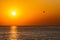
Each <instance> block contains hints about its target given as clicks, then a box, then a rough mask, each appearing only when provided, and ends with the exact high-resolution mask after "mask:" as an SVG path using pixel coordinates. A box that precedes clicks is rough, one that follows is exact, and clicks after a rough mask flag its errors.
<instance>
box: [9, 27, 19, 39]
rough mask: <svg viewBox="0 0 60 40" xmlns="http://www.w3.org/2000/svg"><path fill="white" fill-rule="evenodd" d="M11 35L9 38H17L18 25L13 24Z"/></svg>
mask: <svg viewBox="0 0 60 40" xmlns="http://www.w3.org/2000/svg"><path fill="white" fill-rule="evenodd" d="M10 29H11V30H10V36H9V39H10V40H17V36H18V35H17V27H16V26H11V28H10Z"/></svg>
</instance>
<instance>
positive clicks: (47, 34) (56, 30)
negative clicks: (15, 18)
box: [0, 26, 60, 40]
mask: <svg viewBox="0 0 60 40" xmlns="http://www.w3.org/2000/svg"><path fill="white" fill-rule="evenodd" d="M0 40H60V26H44V27H42V26H0Z"/></svg>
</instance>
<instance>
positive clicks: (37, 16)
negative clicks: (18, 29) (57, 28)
mask: <svg viewBox="0 0 60 40" xmlns="http://www.w3.org/2000/svg"><path fill="white" fill-rule="evenodd" d="M13 11H15V12H16V16H12V14H11V13H12V12H13ZM43 11H45V13H43ZM0 25H60V0H0Z"/></svg>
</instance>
